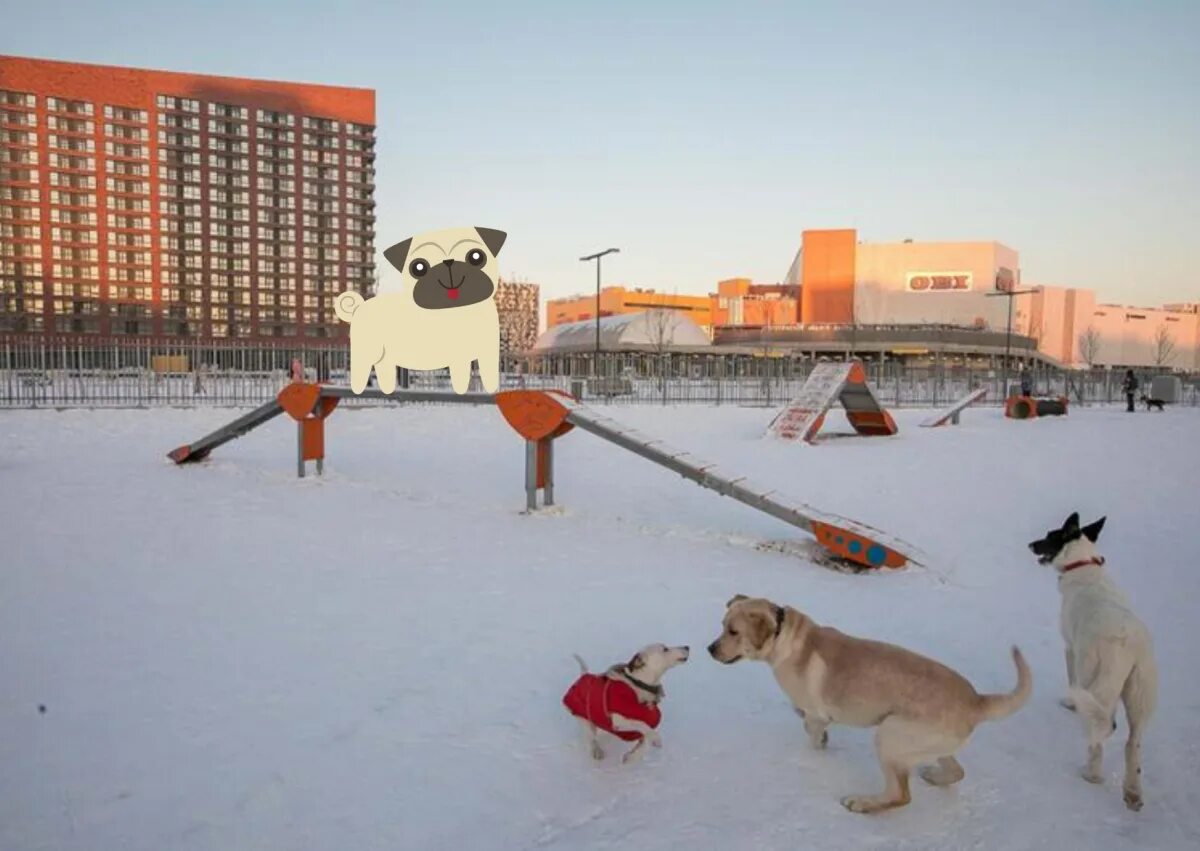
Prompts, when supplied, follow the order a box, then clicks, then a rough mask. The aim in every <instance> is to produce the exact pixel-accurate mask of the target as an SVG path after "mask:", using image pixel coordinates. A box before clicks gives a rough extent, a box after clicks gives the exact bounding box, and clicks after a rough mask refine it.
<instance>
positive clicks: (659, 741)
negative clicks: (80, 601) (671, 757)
mask: <svg viewBox="0 0 1200 851" xmlns="http://www.w3.org/2000/svg"><path fill="white" fill-rule="evenodd" d="M650 744H651V745H652V746H653V747H656V748H661V747H662V736H655V737H654V738H653V739H651V740H650Z"/></svg>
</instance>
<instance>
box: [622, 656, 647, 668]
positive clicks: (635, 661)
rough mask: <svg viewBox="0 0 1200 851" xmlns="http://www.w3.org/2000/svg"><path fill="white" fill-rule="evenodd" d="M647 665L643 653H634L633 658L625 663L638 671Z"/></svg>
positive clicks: (627, 666)
mask: <svg viewBox="0 0 1200 851" xmlns="http://www.w3.org/2000/svg"><path fill="white" fill-rule="evenodd" d="M645 666H646V660H645V659H643V658H642V654H641V653H634V654H633V658H632V659H630V660H629V661H628V662H626V663H625V667H626V668H627V669H628V670H630V671H638V670H641V669H642V668H644V667H645Z"/></svg>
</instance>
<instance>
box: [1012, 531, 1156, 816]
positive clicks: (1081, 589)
mask: <svg viewBox="0 0 1200 851" xmlns="http://www.w3.org/2000/svg"><path fill="white" fill-rule="evenodd" d="M1104 520H1105V518H1103V517H1101V518H1100V519H1099V520H1097V521H1096V522H1095V523H1092V524H1090V525H1088V526H1084V527H1082V528H1080V526H1079V515H1078V514H1072V515H1071V516H1070V517H1068V518H1067V521H1066V522H1065V523H1064V524H1063V525H1062V528H1061V529H1053V530H1051V531H1050V532H1047V533H1046V537H1044V538H1042V539H1041V540H1038V541H1033V542H1032V543H1031V544H1030V545H1029V549H1031V550H1033V552H1034V554H1035V555H1037V557H1038V561H1039V562H1040V563H1041V564H1049V565H1051V566H1052V567H1053V568H1054V569H1055V570H1056V571H1058V574H1059V578H1058V590H1059V591H1060V592H1061V593H1062V619H1061V629H1062V636H1063V639H1064V640H1065V641H1066V643H1067V685H1068V687H1069V689H1070V698H1068V699H1066V700H1064V701H1062V704H1063V706H1065V707H1067V708H1068V709H1077V710H1078V711H1079V714H1080V716H1081V717H1082V718H1083V721H1084V726H1085V728H1086V730H1087V737H1088V761H1087V767H1086V768H1084V770H1083V778H1084V780H1087V781H1089V782H1091V783H1100V782H1103V779H1104V778H1103V776H1102V775H1101V774H1100V767H1101V762H1102V759H1103V753H1102V751H1101V745H1102V743H1103V742H1104V740H1105V739H1107V738H1108V737H1109V736H1111V735H1112V734H1113V731H1115V730H1116V728H1117V722H1116V711H1117V701H1118V700H1121V701H1123V702H1124V704H1125V716H1126V718H1127V719H1128V721H1129V739H1128V740H1127V741H1126V742H1125V783H1124V788H1125V805H1126V806H1127V807H1129V809H1131V810H1140V809H1141V808H1142V735H1143V734H1144V733H1145V730H1146V724H1147V722H1149V720H1150V716H1151V714H1152V713H1153V712H1154V706H1155V702H1156V700H1157V693H1158V671H1157V668H1156V667H1155V664H1154V647H1153V644H1152V643H1151V640H1150V632H1149V630H1147V629H1146V627H1145V625H1144V624H1143V623H1142V622H1141V621H1140V620H1138V618H1137V616H1136V615H1134V613H1133V610H1132V609H1131V608H1130V606H1129V601H1128V600H1127V599H1125V595H1124V594H1122V593H1121V591H1120V589H1118V588H1117V586H1116V584H1115V583H1114V582H1113V581H1112V579H1111V578H1110V577H1109V575H1108V571H1106V570H1105V569H1104V566H1103V565H1104V558H1103V557H1102V556H1100V554H1099V553H1098V552H1096V547H1095V543H1096V540H1097V539H1098V538H1099V537H1100V530H1101V529H1102V528H1104Z"/></svg>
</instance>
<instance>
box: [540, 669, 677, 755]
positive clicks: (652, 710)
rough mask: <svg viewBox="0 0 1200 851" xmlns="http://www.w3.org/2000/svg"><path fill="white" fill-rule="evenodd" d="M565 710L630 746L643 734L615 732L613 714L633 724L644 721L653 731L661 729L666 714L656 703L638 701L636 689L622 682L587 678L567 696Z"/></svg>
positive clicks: (573, 687) (565, 697)
mask: <svg viewBox="0 0 1200 851" xmlns="http://www.w3.org/2000/svg"><path fill="white" fill-rule="evenodd" d="M563 706H565V707H567V710H568V711H569V712H570V713H571V714H572V715H574V716H576V717H578V718H582V719H583V720H584V721H590V722H591V723H593V724H595V725H596V726H597V727H599V728H600V729H601V730H606V731H607V732H609V733H612V734H613V735H614V736H618V737H620V738H622V739H624V740H625V741H627V742H636V741H637V740H638V739H640V738H641V737H642V734H641V733H639V732H637V731H636V730H616V729H614V728H613V722H612V717H613V713H616V714H617V715H620V716H622V717H624V718H628V719H630V720H631V721H641V722H642V723H644V724H645V725H646V726H647V727H649V728H650V729H654V728H655V727H657V726H658V722H659V721H661V720H662V712H660V711H659V709H658V707H657V706H656V705H654V704H653V703H642V702H641V701H640V700H638V697H637V692H635V691H634V690H633V686H631V685H629V684H628V683H626V682H622V681H621V680H614V679H610V678H608V677H602V676H597V675H596V674H584V675H583V676H581V677H580V678H579V679H577V680H576V681H575V683H574V684H573V685H572V686H571V687H570V688H569V689H567V693H566V694H565V695H563Z"/></svg>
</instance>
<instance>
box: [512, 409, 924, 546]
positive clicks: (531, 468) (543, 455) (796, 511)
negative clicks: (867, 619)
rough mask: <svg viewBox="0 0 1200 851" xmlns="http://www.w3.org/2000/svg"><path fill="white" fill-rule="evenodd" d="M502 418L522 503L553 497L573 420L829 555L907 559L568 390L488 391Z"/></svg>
mask: <svg viewBox="0 0 1200 851" xmlns="http://www.w3.org/2000/svg"><path fill="white" fill-rule="evenodd" d="M496 406H497V407H498V408H499V409H500V413H501V414H503V415H504V419H505V420H507V421H508V424H509V425H510V426H512V427H513V430H515V431H516V432H517V433H518V434H519V435H521V437H523V438H525V441H526V443H525V495H526V507H527V509H528V510H529V511H535V510H536V509H537V507H538V506H537V492H538V491H539V490H541V491H542V492H543V495H544V503H543V504H544V505H553V503H554V463H553V461H554V440H555V439H556V438H558V437H561V436H562V435H564V434H566V433H567V432H568V431H570V430H571V429H572V428H573V427H578V428H581V429H583V430H584V431H588V432H591V433H592V434H594V435H596V436H597V437H599V438H602V439H603V440H606V441H608V442H610V443H614V444H616V445H617V446H620V447H621V448H622V449H627V450H629V451H630V452H632V453H634V454H635V455H640V456H641V457H642V458H645V459H647V460H648V461H652V462H653V463H655V464H658V465H660V466H663V467H666V468H667V469H668V470H673V471H674V472H676V473H678V474H679V475H681V476H683V477H684V478H686V479H691V480H692V481H693V482H695V483H696V484H698V485H700V486H701V487H705V488H708V489H709V490H714V491H716V492H717V493H719V494H721V495H722V496H728V497H732V498H733V499H736V500H737V501H738V502H741V503H743V504H744V505H748V506H750V507H751V508H755V509H758V510H759V511H762V512H765V513H767V514H769V515H771V516H772V517H775V518H777V519H779V520H782V521H783V522H784V523H789V524H791V525H792V526H796V527H797V528H800V529H803V530H804V531H805V532H807V533H809V534H810V535H812V536H814V537H815V538H816V539H817V541H818V542H819V543H820V544H821V545H822V546H823V547H825V548H826V549H827V550H829V552H831V553H832V554H833V555H834V556H836V557H838V558H842V559H846V560H848V561H851V562H855V563H857V564H859V565H862V566H865V567H888V568H896V567H903V566H904V565H905V564H906V563H908V562H909V561H912V560H913V559H912V558H911V557H910V556H908V555H906V554H905V549H906V548H907V547H906V545H904V544H903V543H902V542H899V541H896V540H893V539H890V538H888V537H887V536H886V535H884V534H883V533H882V532H879V531H878V530H876V529H872V528H871V527H870V526H866V525H863V524H861V523H857V522H855V521H853V520H848V519H846V518H844V517H838V516H837V515H834V514H827V513H825V512H821V511H818V510H817V509H815V508H813V507H812V506H809V505H805V504H804V503H800V502H796V501H794V500H790V499H787V498H786V497H784V496H783V495H781V494H779V493H777V492H776V491H774V490H773V489H771V488H766V487H761V486H758V485H755V484H753V483H752V482H750V481H748V480H747V479H746V478H745V477H743V476H731V475H728V474H726V473H725V472H724V471H722V470H720V469H718V468H717V465H716V464H712V463H709V462H706V461H704V460H702V459H700V458H696V457H695V456H693V455H692V454H690V453H688V452H684V451H682V450H679V449H674V448H672V447H670V446H668V445H667V444H666V443H664V442H662V441H661V440H657V439H654V438H651V437H647V436H646V435H643V434H640V433H639V432H637V431H635V430H634V429H631V428H627V427H626V426H624V425H621V424H620V423H618V422H617V421H615V420H613V419H611V418H609V417H606V416H603V415H602V414H598V413H596V412H595V411H593V410H592V409H590V408H588V407H587V406H586V405H583V404H582V403H580V402H577V401H576V400H575V399H574V398H572V397H571V396H568V395H567V394H565V393H559V392H556V391H549V392H544V391H540V390H509V391H504V392H501V393H497V394H496Z"/></svg>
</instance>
